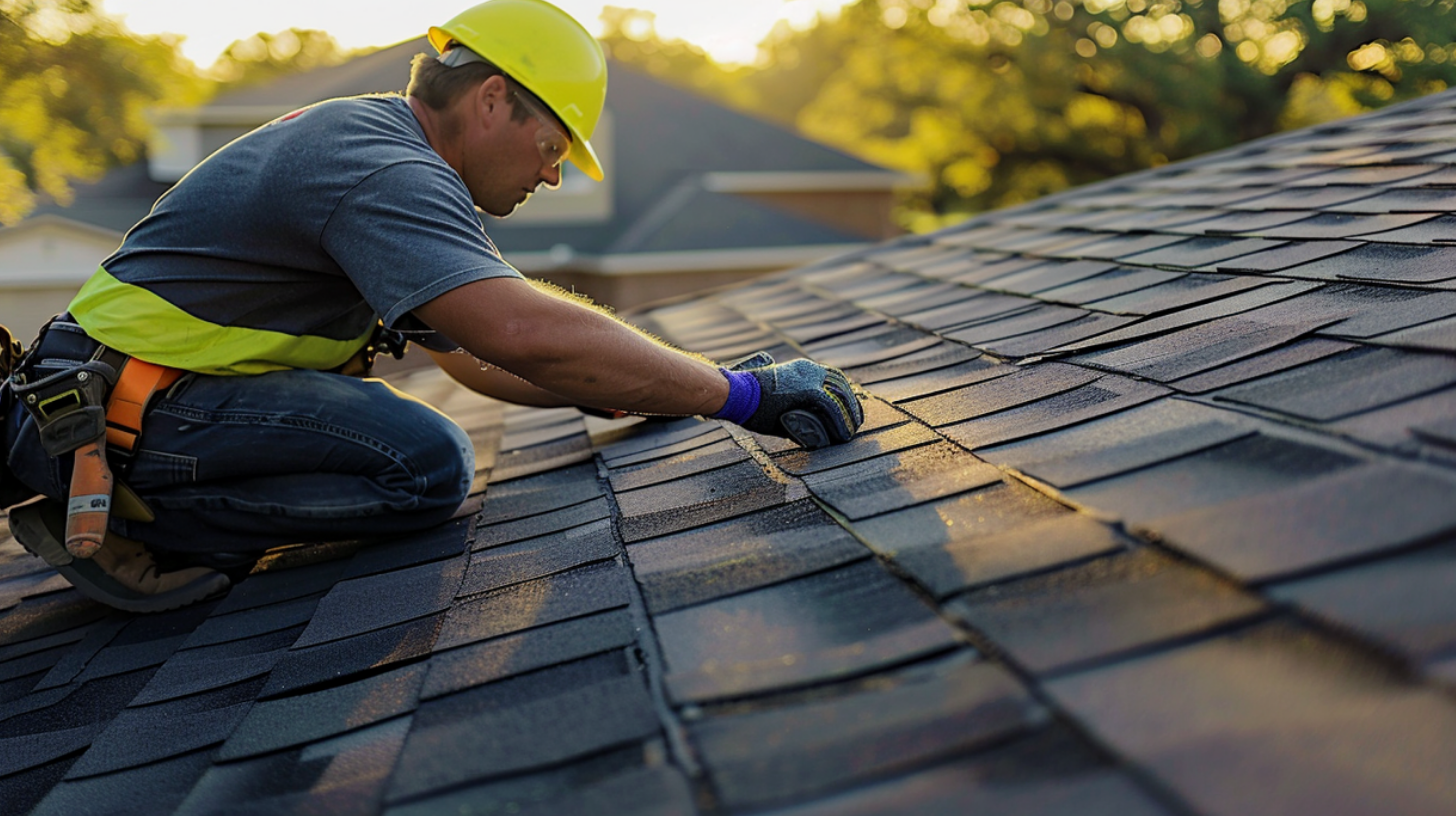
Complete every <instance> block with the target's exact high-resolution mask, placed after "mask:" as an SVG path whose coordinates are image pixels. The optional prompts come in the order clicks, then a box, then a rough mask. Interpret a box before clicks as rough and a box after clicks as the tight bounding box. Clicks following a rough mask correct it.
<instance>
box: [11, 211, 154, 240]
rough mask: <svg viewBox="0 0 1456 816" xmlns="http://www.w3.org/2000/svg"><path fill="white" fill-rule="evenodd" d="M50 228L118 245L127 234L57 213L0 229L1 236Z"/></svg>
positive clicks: (43, 214) (42, 214)
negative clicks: (70, 231) (64, 228)
mask: <svg viewBox="0 0 1456 816" xmlns="http://www.w3.org/2000/svg"><path fill="white" fill-rule="evenodd" d="M48 226H53V227H66V228H69V229H74V230H76V231H78V232H83V233H87V234H89V235H91V236H92V237H95V238H98V239H105V240H112V241H116V242H117V243H118V244H119V243H121V239H122V238H123V237H124V236H125V235H126V233H124V232H120V231H118V230H113V229H107V228H106V227H98V226H96V225H95V224H88V223H86V222H85V221H78V220H76V219H74V218H67V217H65V216H64V215H56V214H55V213H41V214H40V215H37V216H32V217H30V218H27V219H25V220H24V221H21V222H20V223H19V224H16V225H15V226H13V227H4V228H0V235H18V234H21V233H24V232H29V231H32V230H35V229H40V228H42V227H48Z"/></svg>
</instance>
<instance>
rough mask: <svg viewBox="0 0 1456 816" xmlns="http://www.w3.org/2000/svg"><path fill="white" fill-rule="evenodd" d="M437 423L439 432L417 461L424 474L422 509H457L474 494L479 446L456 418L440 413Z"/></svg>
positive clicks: (436, 418)
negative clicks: (476, 449) (476, 451)
mask: <svg viewBox="0 0 1456 816" xmlns="http://www.w3.org/2000/svg"><path fill="white" fill-rule="evenodd" d="M434 419H435V422H434V423H433V424H434V425H436V427H437V428H438V432H437V433H434V434H431V435H430V440H429V444H428V445H426V446H424V448H425V449H424V450H422V451H421V452H420V454H419V456H418V459H417V463H418V465H419V467H420V469H421V473H422V474H423V476H424V491H423V492H422V494H421V496H420V500H421V503H422V508H421V509H447V508H448V509H449V510H450V511H452V512H453V511H454V510H455V508H457V507H459V506H460V503H461V502H463V501H465V499H466V497H467V496H469V495H470V485H471V483H472V482H473V481H474V480H475V446H474V445H473V444H471V442H470V437H469V435H467V434H466V433H465V431H464V430H463V429H462V428H461V427H460V426H459V425H456V424H455V423H454V422H453V421H452V420H450V419H449V418H447V417H445V416H444V415H441V414H436V415H435V417H434Z"/></svg>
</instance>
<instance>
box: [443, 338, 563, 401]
mask: <svg viewBox="0 0 1456 816" xmlns="http://www.w3.org/2000/svg"><path fill="white" fill-rule="evenodd" d="M425 351H427V352H429V355H430V357H432V358H433V359H434V360H435V363H436V364H437V365H439V366H440V368H441V369H443V370H444V371H445V373H446V374H449V375H450V377H451V379H453V380H455V381H456V382H458V383H460V384H461V385H463V386H465V387H466V388H469V389H470V390H472V391H474V392H476V393H477V394H484V395H485V396H487V397H494V398H496V399H500V400H505V401H506V402H513V403H516V404H517V405H532V406H535V407H537V408H558V407H561V406H565V405H571V404H572V402H571V401H570V400H568V399H565V398H563V397H562V396H561V395H559V394H553V393H551V392H550V391H547V390H546V389H544V388H537V387H536V386H534V385H532V384H530V383H528V382H526V381H525V380H523V379H521V378H520V377H517V376H516V375H514V374H512V373H510V372H509V371H505V370H503V369H500V368H496V367H495V366H489V367H486V368H482V366H481V362H480V361H479V360H477V359H476V358H475V356H474V355H471V354H463V353H455V352H451V353H444V352H439V351H430V350H429V349H425Z"/></svg>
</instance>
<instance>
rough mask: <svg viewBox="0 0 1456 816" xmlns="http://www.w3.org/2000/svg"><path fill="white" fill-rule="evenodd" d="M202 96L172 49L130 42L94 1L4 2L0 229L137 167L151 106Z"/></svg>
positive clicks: (0, 16)
mask: <svg viewBox="0 0 1456 816" xmlns="http://www.w3.org/2000/svg"><path fill="white" fill-rule="evenodd" d="M205 87H206V85H205V83H203V82H202V81H201V80H200V79H198V78H197V77H196V76H195V75H194V74H193V72H192V70H191V64H190V63H188V62H187V61H186V60H185V59H183V58H182V57H181V56H180V55H179V54H178V52H177V49H176V43H175V42H174V41H172V40H170V39H166V38H159V37H147V38H142V37H136V36H134V35H131V34H129V33H128V32H126V31H125V30H124V29H122V28H121V27H120V26H119V25H118V24H117V23H116V22H115V21H113V20H112V19H110V18H108V17H107V16H106V15H105V14H103V13H102V12H101V10H100V9H99V8H97V7H96V6H95V5H94V4H92V3H91V2H89V0H0V224H10V223H14V222H16V221H18V220H19V219H20V218H22V217H23V216H24V215H25V214H26V213H27V212H29V211H30V210H31V209H32V208H33V207H34V205H35V203H36V200H37V196H38V195H43V196H48V197H50V198H53V199H55V200H58V201H61V202H65V201H68V200H69V198H70V195H71V186H70V185H71V183H72V182H73V181H76V180H83V179H93V178H96V177H98V176H99V175H100V174H101V173H102V172H104V171H105V170H106V169H107V168H109V167H113V166H115V165H118V164H123V163H126V162H130V161H134V160H135V159H137V158H138V157H139V156H140V155H141V153H142V150H143V146H144V144H145V139H146V135H147V132H148V127H149V126H148V123H147V120H146V115H145V112H146V108H147V106H148V105H150V104H152V103H153V102H155V101H157V100H160V99H169V100H177V101H181V102H184V103H185V102H189V101H195V100H197V99H199V98H200V96H201V94H202V93H203V92H204V91H205Z"/></svg>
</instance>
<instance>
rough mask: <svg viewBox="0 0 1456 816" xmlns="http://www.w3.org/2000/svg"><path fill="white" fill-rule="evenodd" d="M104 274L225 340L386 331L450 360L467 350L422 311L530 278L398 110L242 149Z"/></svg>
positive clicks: (162, 202)
mask: <svg viewBox="0 0 1456 816" xmlns="http://www.w3.org/2000/svg"><path fill="white" fill-rule="evenodd" d="M102 268H103V269H104V270H105V272H106V273H109V275H111V276H112V277H114V278H116V279H118V280H120V281H122V282H124V283H125V284H130V285H132V286H137V287H142V288H144V289H146V290H148V291H149V292H151V293H153V294H155V295H158V296H160V297H161V298H163V299H164V300H166V301H168V302H170V303H171V304H173V305H174V306H176V307H178V308H180V309H182V310H184V311H185V312H187V313H188V314H189V315H191V316H192V317H195V318H198V319H201V320H203V321H206V322H208V323H211V324H216V325H220V326H228V327H238V328H245V329H263V330H268V331H272V332H282V333H285V334H289V335H309V336H315V337H323V338H330V339H334V340H346V339H351V338H356V337H359V336H360V335H361V334H367V332H368V330H369V329H370V328H371V327H372V326H374V325H375V323H376V322H377V321H379V320H380V319H382V320H383V322H384V324H385V326H387V327H389V328H391V329H396V330H402V331H405V332H406V333H407V336H408V337H409V339H411V340H414V341H416V342H420V343H422V344H423V345H425V346H427V347H431V348H435V349H438V350H442V351H443V350H449V349H452V348H454V347H455V345H454V344H453V343H452V342H450V341H449V340H448V339H447V338H444V337H443V336H439V335H434V333H433V332H430V331H429V330H428V328H427V327H424V326H423V324H420V323H419V322H418V321H417V320H415V319H413V317H412V316H411V315H410V312H411V311H412V310H413V309H415V308H416V307H418V306H420V305H421V304H424V303H426V302H428V301H430V300H432V299H434V298H435V297H438V296H439V295H441V294H443V293H445V292H447V291H449V290H451V289H454V288H455V287H458V286H461V285H462V284H466V283H470V282H472V281H477V280H483V279H486V278H495V277H520V273H519V272H517V271H516V270H515V269H514V268H512V267H511V266H510V264H508V263H506V262H505V260H504V259H502V258H501V255H500V252H499V251H498V250H497V249H496V247H495V245H494V244H493V243H492V242H491V240H490V238H489V237H487V236H486V234H485V229H484V227H483V226H482V224H481V221H480V217H479V215H478V214H477V213H476V210H475V208H474V205H473V204H472V202H471V199H470V193H469V191H468V190H467V189H466V188H465V185H464V184H463V183H462V182H461V180H460V177H459V176H458V175H457V174H456V173H455V171H454V170H452V169H451V168H450V166H449V165H447V164H446V163H445V162H444V160H443V159H441V158H440V156H439V155H438V154H437V153H435V151H434V150H433V149H431V147H430V145H429V143H428V142H427V141H426V140H425V135H424V132H423V130H421V128H420V125H419V122H418V121H417V120H416V119H415V117H414V114H413V112H412V111H411V110H410V108H409V105H408V103H407V102H406V100H405V99H404V97H401V96H398V95H382V96H363V97H354V98H348V99H334V100H330V101H327V102H322V103H319V104H317V105H313V106H310V107H307V108H304V109H302V110H300V111H295V112H294V113H291V114H289V115H287V116H284V117H281V118H279V119H277V120H275V121H273V122H270V123H269V124H267V125H264V126H263V127H261V128H258V129H257V130H255V131H253V132H251V133H248V134H247V135H245V136H242V137H240V138H239V139H237V140H235V141H233V142H231V143H230V144H228V145H227V146H225V147H223V148H222V149H221V150H219V151H218V152H216V153H214V154H213V155H212V156H211V157H209V158H208V159H207V160H206V161H204V162H202V163H201V164H199V165H198V166H197V167H196V168H194V169H193V170H192V172H190V173H188V174H187V176H186V177H184V178H183V179H182V180H181V181H180V182H178V183H177V185H176V186H175V187H173V188H172V189H171V190H169V191H168V192H167V193H166V194H165V195H163V196H162V197H161V199H159V200H158V201H157V204H156V206H155V207H154V208H153V209H152V212H151V213H150V214H149V215H148V216H147V217H146V218H144V219H142V221H141V222H140V223H138V224H137V225H136V227H134V228H133V229H132V230H131V232H129V233H128V234H127V236H126V239H125V241H124V242H123V244H122V246H121V248H120V249H118V250H117V251H116V253H115V254H113V255H112V256H111V257H110V258H107V259H106V260H105V261H104V262H103V263H102ZM432 335H433V336H432Z"/></svg>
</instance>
